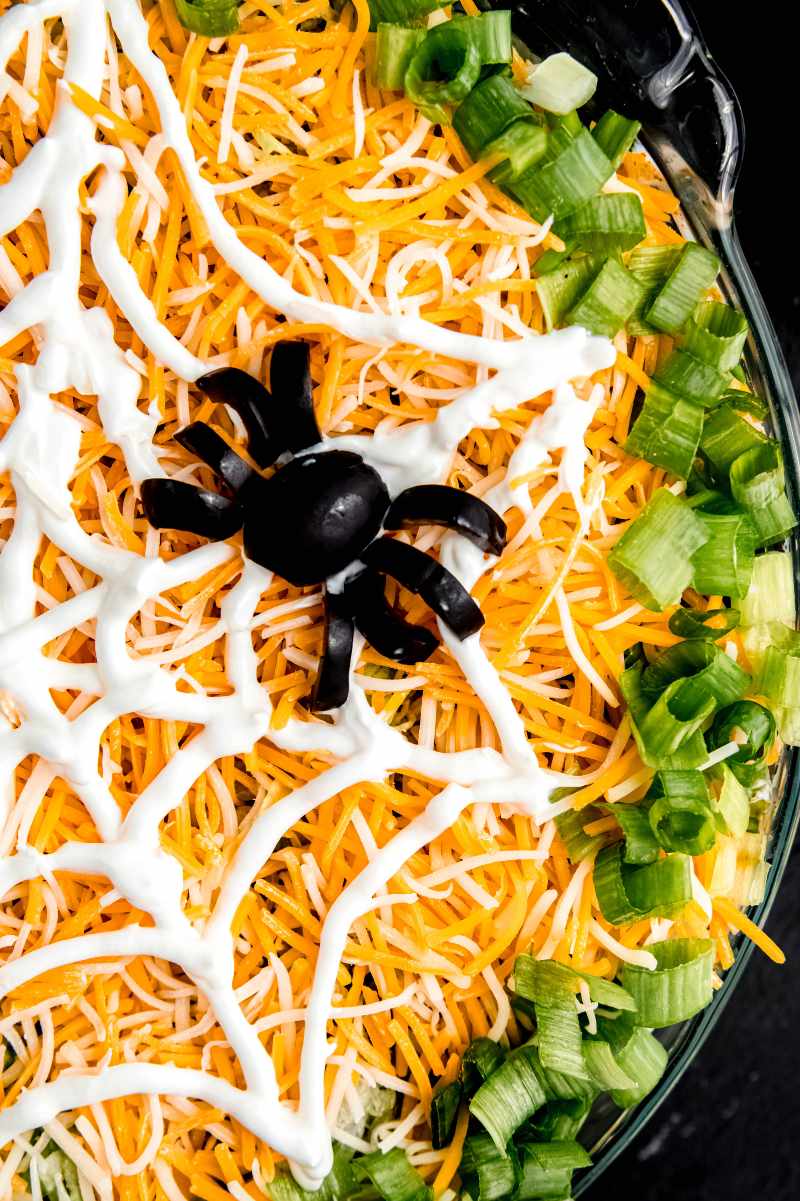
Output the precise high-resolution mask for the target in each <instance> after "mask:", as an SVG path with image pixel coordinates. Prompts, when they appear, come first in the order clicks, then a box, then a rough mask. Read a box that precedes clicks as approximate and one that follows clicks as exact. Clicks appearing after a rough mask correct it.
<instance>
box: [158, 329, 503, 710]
mask: <svg viewBox="0 0 800 1201" xmlns="http://www.w3.org/2000/svg"><path fill="white" fill-rule="evenodd" d="M197 386H198V387H199V388H200V390H201V391H202V392H204V393H205V394H206V396H208V397H209V398H210V399H211V400H212V401H214V402H216V403H220V404H227V405H230V407H231V408H232V409H234V410H235V412H236V413H238V414H239V417H240V418H241V420H242V423H243V425H244V427H245V431H246V433H247V444H248V450H249V452H250V455H251V457H252V458H253V460H254V461H255V462H256V463H257V464H258V466H259V467H260V468H269V467H272V466H273V465H275V463H276V462H277V461H278V460H281V459H282V458H283V457H284V456H287V455H288V454H291V455H292V457H289V458H286V461H285V462H281V463H279V464H278V467H277V470H276V471H275V472H274V473H273V474H272V475H271V476H269V477H265V476H263V475H261V474H260V472H259V471H256V470H254V469H253V468H252V467H251V466H250V465H249V464H248V463H246V462H245V460H244V459H242V458H241V457H240V456H239V455H238V454H237V453H236V452H235V451H234V450H233V449H232V448H231V447H230V446H229V445H228V444H227V442H225V440H224V439H223V438H221V437H220V435H219V434H217V433H216V432H215V431H214V430H213V429H211V427H210V426H208V425H206V424H205V423H204V422H202V421H195V422H193V423H192V424H191V425H188V426H187V427H186V428H185V429H183V430H180V432H179V433H177V434H176V435H175V440H176V441H177V442H179V443H180V445H181V446H183V447H184V448H185V449H186V450H189V451H191V452H192V454H194V455H196V456H197V457H198V458H199V459H201V460H202V461H203V462H204V463H206V464H207V465H208V466H209V467H211V468H212V470H213V471H214V473H215V475H216V476H217V477H218V478H219V479H220V481H221V483H222V486H223V489H224V491H223V492H220V493H217V492H211V491H208V490H207V489H205V488H198V487H196V486H195V485H194V484H188V483H184V482H182V481H180V480H174V479H163V478H162V479H147V480H145V481H144V482H143V484H142V503H143V506H144V511H145V515H146V516H147V519H148V521H149V522H150V523H151V525H153V526H155V527H156V528H157V529H164V528H167V529H177V530H184V531H186V532H189V533H193V534H199V535H201V536H202V537H205V538H211V539H214V540H222V539H225V538H229V537H230V536H231V535H232V534H234V533H236V531H237V530H239V529H242V530H243V535H244V549H245V553H246V555H247V556H248V558H250V559H252V560H253V561H254V562H256V563H259V564H261V566H262V567H266V568H268V569H269V570H270V571H274V572H276V573H277V574H278V575H281V576H283V578H284V579H286V580H288V581H289V583H291V584H295V585H298V586H302V585H310V584H321V583H323V582H324V581H326V580H329V579H330V578H331V577H332V576H335V575H338V574H339V573H340V572H343V571H344V569H345V568H348V567H350V566H351V565H353V564H354V563H360V564H362V565H363V566H362V568H361V570H360V571H358V570H356V571H354V572H353V573H352V575H350V574H349V573H347V574H348V578H347V579H346V580H345V582H344V583H343V585H342V587H341V590H340V591H333V590H332V589H330V588H326V593H325V641H324V650H323V654H322V659H321V662H320V669H319V672H318V674H317V679H316V683H315V685H314V690H313V693H312V697H311V707H312V709H313V710H314V711H315V712H324V711H326V710H329V709H336V708H338V707H339V706H340V705H342V704H344V702H345V701H346V700H347V695H348V688H349V668H350V659H351V653H352V647H353V637H354V632H355V629H358V630H359V631H360V633H361V634H362V635H363V636H364V637H365V638H366V639H367V641H368V642H370V643H371V644H372V646H374V647H375V649H376V650H377V651H378V652H379V653H380V654H381V655H383V656H384V657H385V658H387V659H394V660H396V661H397V662H399V663H419V662H422V661H423V660H425V659H427V658H429V657H430V655H432V654H433V652H434V650H435V649H436V647H437V646H438V644H439V640H438V638H437V637H436V636H435V634H433V633H431V631H430V630H428V629H426V628H425V627H424V626H417V625H413V624H411V623H410V622H408V621H406V620H404V618H402V617H401V616H400V614H399V613H397V612H396V610H395V609H393V608H392V607H391V606H390V605H389V603H388V601H387V600H386V597H385V595H384V587H385V578H384V577H385V576H391V577H392V578H393V579H395V580H396V581H397V582H398V583H399V584H401V585H402V586H403V587H404V588H408V589H409V590H410V591H412V592H415V593H417V594H418V595H419V596H420V597H422V599H423V600H424V601H425V602H426V604H427V605H428V606H429V607H430V608H431V609H432V610H433V612H434V613H435V614H436V615H437V616H438V617H440V618H441V619H442V621H444V622H445V624H446V625H447V626H448V627H449V629H451V630H452V631H453V633H454V634H456V636H457V637H458V638H461V639H464V638H467V637H469V635H470V634H475V633H477V631H478V630H479V629H480V628H481V626H482V625H483V623H484V617H483V614H482V613H481V611H480V609H479V607H478V606H477V604H476V603H475V601H474V600H473V599H472V597H471V596H470V595H469V593H468V592H467V591H466V589H465V588H464V587H463V586H462V585H461V584H460V583H459V581H458V580H457V579H456V577H455V576H454V575H453V574H452V573H451V572H449V571H448V570H447V568H445V567H443V566H442V564H440V563H437V562H436V560H435V559H432V558H431V557H430V555H428V554H426V553H425V552H423V551H421V550H417V549H416V548H415V547H413V546H409V545H407V544H406V543H404V542H400V541H398V540H397V539H395V538H387V537H383V536H381V530H382V529H384V530H400V529H407V528H409V527H413V526H416V525H420V524H433V525H441V526H446V527H447V528H448V529H451V530H455V531H456V532H457V533H459V534H462V535H463V536H464V537H465V538H468V539H469V540H470V541H471V542H473V543H474V544H475V545H476V546H478V547H480V549H481V550H483V551H486V552H487V553H489V554H493V555H499V554H500V553H501V552H502V550H503V548H504V546H505V542H506V525H505V522H504V521H503V520H502V518H501V517H500V516H498V514H497V513H496V512H495V511H494V509H492V508H490V506H489V505H487V504H486V503H485V502H484V501H482V500H479V499H478V498H477V497H474V496H470V495H468V494H467V493H465V492H459V491H458V489H457V488H451V487H447V486H444V485H438V484H431V485H421V486H419V487H415V488H407V489H406V490H405V491H404V492H401V493H400V495H399V496H397V497H396V498H395V500H394V501H392V500H391V499H390V496H389V492H388V490H387V488H386V485H385V484H384V482H383V480H382V479H381V477H380V475H379V474H378V472H377V471H375V469H374V468H373V467H370V466H369V464H368V463H365V462H364V460H363V459H362V458H361V456H360V455H358V454H354V453H353V452H352V451H346V450H336V448H335V442H334V443H333V445H332V446H331V448H330V449H327V448H325V449H316V450H310V449H309V448H311V447H318V446H319V444H320V443H321V442H322V435H321V433H320V431H319V427H318V426H317V422H316V418H315V416H314V406H313V400H312V392H311V374H310V371H309V347H308V345H307V344H306V343H305V342H279V343H278V344H277V345H276V346H275V348H274V350H273V352H272V362H271V365H270V387H271V389H272V393H270V392H269V391H268V390H267V389H266V388H265V387H264V385H263V384H261V383H260V382H259V381H258V380H257V379H255V378H254V377H253V376H251V375H248V374H247V373H246V372H244V371H240V370H238V369H236V368H232V367H222V368H220V369H219V370H217V371H211V372H209V374H207V375H204V376H202V377H201V378H200V379H199V380H198V381H197ZM306 451H307V452H308V453H300V452H306Z"/></svg>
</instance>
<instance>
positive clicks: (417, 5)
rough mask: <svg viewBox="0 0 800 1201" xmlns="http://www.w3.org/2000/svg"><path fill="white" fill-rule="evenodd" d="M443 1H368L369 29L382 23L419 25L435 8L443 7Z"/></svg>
mask: <svg viewBox="0 0 800 1201" xmlns="http://www.w3.org/2000/svg"><path fill="white" fill-rule="evenodd" d="M444 3H445V0H368V4H369V11H370V16H371V17H372V21H371V24H370V28H371V29H375V28H376V27H377V26H378V25H379V24H380V23H381V22H382V21H384V22H386V23H388V24H390V25H420V24H424V18H425V17H427V16H428V15H429V14H430V13H432V12H435V11H436V9H437V8H442V7H444Z"/></svg>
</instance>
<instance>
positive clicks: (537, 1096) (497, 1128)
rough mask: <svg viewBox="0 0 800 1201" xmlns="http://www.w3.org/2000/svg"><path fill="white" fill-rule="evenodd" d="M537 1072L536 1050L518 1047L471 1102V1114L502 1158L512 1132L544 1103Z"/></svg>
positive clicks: (545, 1098)
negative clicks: (486, 1133) (489, 1137)
mask: <svg viewBox="0 0 800 1201" xmlns="http://www.w3.org/2000/svg"><path fill="white" fill-rule="evenodd" d="M537 1069H538V1070H537ZM540 1070H541V1065H540V1062H539V1056H538V1054H537V1052H536V1048H535V1047H534V1046H531V1045H530V1044H526V1045H525V1046H522V1047H518V1048H517V1050H516V1051H512V1052H511V1053H510V1055H509V1056H508V1057H507V1059H506V1060H505V1062H504V1063H502V1064H501V1065H500V1067H499V1068H498V1069H497V1070H496V1071H495V1072H493V1073H492V1075H491V1076H490V1077H489V1079H488V1080H487V1081H485V1083H484V1084H482V1085H481V1087H480V1088H479V1089H478V1091H477V1092H476V1094H475V1096H474V1097H473V1098H472V1100H471V1101H470V1106H469V1109H470V1113H471V1114H472V1116H473V1117H474V1118H477V1120H478V1121H479V1122H480V1123H481V1125H482V1126H483V1128H484V1129H485V1130H486V1131H487V1132H488V1134H489V1135H490V1136H491V1138H492V1140H493V1141H494V1144H495V1146H496V1147H497V1149H498V1151H500V1152H501V1154H505V1151H506V1146H507V1144H508V1142H509V1140H510V1138H511V1136H512V1134H514V1132H515V1130H517V1129H518V1127H520V1126H521V1125H522V1123H523V1122H525V1121H527V1119H528V1118H529V1117H531V1116H532V1115H533V1114H534V1113H536V1110H537V1109H540V1108H541V1107H542V1105H544V1103H545V1101H546V1100H547V1095H546V1093H545V1089H544V1086H543V1084H542V1082H541V1080H540V1078H539V1071H540Z"/></svg>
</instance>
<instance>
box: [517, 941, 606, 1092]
mask: <svg viewBox="0 0 800 1201" xmlns="http://www.w3.org/2000/svg"><path fill="white" fill-rule="evenodd" d="M560 967H561V965H560V964H558V963H550V962H542V963H540V962H538V961H537V960H535V959H531V958H530V957H527V960H526V961H525V962H524V964H523V965H520V963H519V959H518V960H517V965H516V966H515V969H514V970H515V973H516V972H517V971H518V970H524V971H525V979H524V982H522V987H523V988H524V990H525V993H524V995H526V997H528V998H530V1000H532V1001H533V1007H534V1013H535V1015H536V1027H537V1032H538V1046H539V1060H540V1062H541V1064H542V1067H543V1068H545V1069H549V1070H551V1071H554V1072H560V1073H561V1074H563V1075H565V1076H578V1077H580V1078H582V1079H588V1076H587V1073H586V1064H585V1063H584V1059H583V1043H582V1038H581V1026H580V1021H579V1020H578V1010H577V1008H576V1005H575V980H574V979H573V978H572V977H571V976H570V975H568V974H565V973H564V972H562V971H560ZM516 984H517V982H516V979H515V991H516V990H517V989H516ZM520 995H522V994H520Z"/></svg>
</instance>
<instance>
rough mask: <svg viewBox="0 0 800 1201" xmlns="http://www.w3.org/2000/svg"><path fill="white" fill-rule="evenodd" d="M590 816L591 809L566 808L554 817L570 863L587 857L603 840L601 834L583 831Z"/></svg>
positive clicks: (590, 818) (591, 814) (578, 861)
mask: <svg viewBox="0 0 800 1201" xmlns="http://www.w3.org/2000/svg"><path fill="white" fill-rule="evenodd" d="M595 813H596V811H595ZM592 817H593V813H592V811H591V809H567V810H566V812H565V813H559V815H558V817H557V818H556V829H557V830H558V833H559V834H560V836H561V841H562V842H563V843H564V846H565V847H566V851H567V858H568V859H569V861H570V863H580V862H581V861H582V860H583V859H588V858H589V856H590V855H594V854H595V852H596V851H598V850H599V849H600V847H601V846H602V845H603V844H604V842H605V838H604V836H603V835H602V834H594V835H591V834H587V833H586V832H585V830H584V826H585V825H587V824H588V822H590V821H591V820H592Z"/></svg>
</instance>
